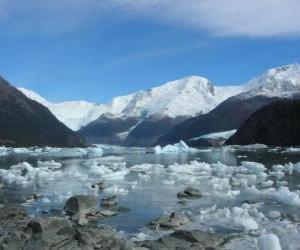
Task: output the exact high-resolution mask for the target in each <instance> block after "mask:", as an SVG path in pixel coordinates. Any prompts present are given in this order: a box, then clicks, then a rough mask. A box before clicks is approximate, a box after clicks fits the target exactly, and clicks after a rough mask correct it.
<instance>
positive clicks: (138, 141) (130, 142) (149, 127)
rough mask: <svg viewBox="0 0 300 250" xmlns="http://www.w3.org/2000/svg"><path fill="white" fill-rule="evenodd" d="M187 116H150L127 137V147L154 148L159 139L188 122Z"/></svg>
mask: <svg viewBox="0 0 300 250" xmlns="http://www.w3.org/2000/svg"><path fill="white" fill-rule="evenodd" d="M186 119H187V117H186V116H177V117H169V116H162V117H161V116H150V117H148V118H146V119H144V120H143V121H141V122H140V123H139V124H137V125H136V127H135V128H134V129H133V130H132V131H131V132H130V133H129V134H128V136H127V137H126V141H125V145H127V146H133V147H134V146H140V147H147V146H152V145H154V144H155V142H156V141H157V140H158V138H159V137H161V136H163V135H165V134H167V133H169V132H170V131H171V130H172V129H173V128H174V127H175V126H176V125H177V124H179V123H181V122H182V121H184V120H186Z"/></svg>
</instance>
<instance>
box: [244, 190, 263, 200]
mask: <svg viewBox="0 0 300 250" xmlns="http://www.w3.org/2000/svg"><path fill="white" fill-rule="evenodd" d="M262 198H263V194H262V192H261V191H260V190H258V189H257V188H256V187H255V186H251V187H246V188H244V189H242V190H241V192H240V199H242V200H244V201H250V202H258V201H259V200H261V199H262Z"/></svg>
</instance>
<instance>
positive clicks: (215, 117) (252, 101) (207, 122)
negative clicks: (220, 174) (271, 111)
mask: <svg viewBox="0 0 300 250" xmlns="http://www.w3.org/2000/svg"><path fill="white" fill-rule="evenodd" d="M277 100H279V99H278V98H269V97H263V96H259V97H253V98H249V99H246V100H241V99H238V98H235V97H231V98H229V99H228V100H226V101H224V102H223V103H221V104H220V105H219V106H218V107H216V108H215V109H214V110H213V111H211V112H209V113H208V114H204V115H200V116H197V117H194V118H191V119H188V120H186V121H184V122H182V123H180V124H178V125H177V126H175V127H174V128H173V130H172V131H171V132H170V133H168V134H166V135H165V136H162V137H161V138H159V140H158V141H157V144H159V145H166V144H173V143H176V142H178V141H180V140H185V141H186V142H187V143H189V141H188V139H191V138H195V137H199V136H201V135H204V134H208V133H213V132H219V131H228V130H233V129H236V128H238V127H239V126H240V125H241V124H242V123H243V122H244V121H245V120H246V119H247V118H248V117H249V116H250V115H251V114H252V113H253V112H255V111H256V110H258V109H260V108H262V107H264V106H265V105H268V104H270V103H272V102H274V101H277ZM193 146H198V145H196V143H195V142H193ZM199 146H200V145H199Z"/></svg>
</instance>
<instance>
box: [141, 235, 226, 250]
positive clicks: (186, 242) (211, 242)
mask: <svg viewBox="0 0 300 250" xmlns="http://www.w3.org/2000/svg"><path fill="white" fill-rule="evenodd" d="M224 243H225V238H224V237H222V236H219V235H216V234H211V233H207V232H203V231H200V230H193V231H176V232H174V233H172V234H170V235H168V236H164V237H162V238H160V239H158V240H157V241H145V242H142V243H140V244H139V245H140V246H141V247H145V248H147V249H150V250H167V249H168V250H177V249H181V250H185V249H186V250H188V249H194V250H196V249H197V250H198V249H199V250H204V249H219V248H220V247H221V246H222V245H223V244H224Z"/></svg>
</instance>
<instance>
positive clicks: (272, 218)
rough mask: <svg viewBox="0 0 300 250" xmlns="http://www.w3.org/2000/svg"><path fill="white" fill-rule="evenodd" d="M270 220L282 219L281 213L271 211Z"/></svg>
mask: <svg viewBox="0 0 300 250" xmlns="http://www.w3.org/2000/svg"><path fill="white" fill-rule="evenodd" d="M267 216H268V218H270V219H271V220H278V219H280V218H281V213H280V212H279V211H274V210H272V211H270V212H268V215H267Z"/></svg>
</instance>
